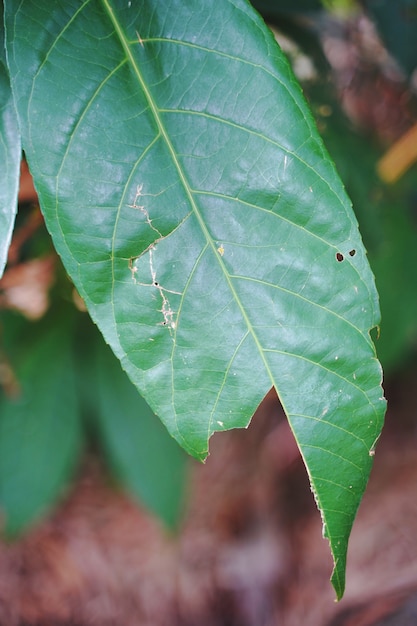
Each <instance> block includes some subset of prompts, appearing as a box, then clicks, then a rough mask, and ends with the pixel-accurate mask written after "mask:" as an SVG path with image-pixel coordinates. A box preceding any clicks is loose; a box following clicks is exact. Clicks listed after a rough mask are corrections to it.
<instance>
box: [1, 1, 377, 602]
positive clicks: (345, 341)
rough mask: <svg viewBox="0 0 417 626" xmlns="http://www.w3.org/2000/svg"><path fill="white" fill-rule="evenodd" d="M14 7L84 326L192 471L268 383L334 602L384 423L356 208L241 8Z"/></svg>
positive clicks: (16, 50) (268, 40)
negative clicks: (303, 485)
mask: <svg viewBox="0 0 417 626" xmlns="http://www.w3.org/2000/svg"><path fill="white" fill-rule="evenodd" d="M13 5H14V3H13V2H7V1H6V25H7V31H6V32H7V42H8V43H7V46H8V58H9V66H10V71H11V76H12V88H13V90H14V94H15V101H16V102H17V103H18V113H19V118H20V126H21V129H22V135H23V145H24V149H25V152H26V155H27V157H28V160H29V165H30V167H31V170H32V174H33V175H34V178H35V182H36V185H37V190H38V192H39V196H40V202H41V207H42V210H43V212H44V215H45V219H46V222H47V225H48V228H49V230H50V232H51V233H52V236H53V238H54V242H55V245H56V247H57V249H58V251H59V253H60V254H61V256H62V259H63V261H64V263H65V265H66V269H67V271H68V272H69V274H70V275H71V276H72V278H73V280H74V281H75V283H76V285H77V287H78V289H79V291H80V293H81V295H82V296H83V298H84V299H85V301H86V303H87V306H88V308H89V311H90V313H91V314H92V316H93V318H94V320H95V321H96V322H97V324H98V325H99V327H100V329H101V331H102V332H103V334H104V336H105V337H106V340H107V341H108V343H109V344H110V345H111V347H112V348H113V350H114V352H115V353H116V355H117V356H118V357H119V358H120V360H121V361H122V365H123V367H124V369H125V370H126V371H127V372H128V373H129V376H130V377H131V379H132V381H133V382H134V383H135V385H136V386H137V387H138V389H139V390H140V392H141V393H142V394H143V396H144V398H145V399H146V401H147V402H149V404H150V406H151V407H152V410H154V411H155V412H156V413H157V414H158V415H159V416H160V417H161V419H162V420H163V421H164V423H165V424H166V426H167V428H168V429H169V431H170V432H171V433H172V434H173V436H174V437H175V438H176V439H177V440H178V441H179V442H180V443H181V445H182V446H183V447H184V448H185V449H186V450H188V451H189V452H190V453H192V454H193V455H194V456H196V457H198V458H204V457H205V455H206V454H207V450H208V439H209V437H210V436H211V435H212V433H213V432H214V431H216V430H224V429H228V428H234V427H242V426H245V425H247V424H248V422H249V420H250V418H251V416H252V414H253V413H254V411H255V409H256V407H257V405H258V403H259V402H260V400H261V399H262V397H263V396H264V395H265V393H266V392H267V391H268V389H269V388H270V387H271V385H274V386H275V388H276V389H277V392H278V395H279V397H280V399H281V402H282V404H283V406H284V408H285V411H286V414H287V416H288V419H289V421H290V424H291V427H292V429H293V432H294V435H295V437H296V439H297V442H298V445H299V447H300V450H301V453H302V455H303V458H304V461H305V463H306V467H307V470H308V473H309V476H310V481H311V485H312V489H313V491H314V493H315V496H316V500H317V504H318V507H319V509H320V511H321V513H322V517H323V523H324V531H325V534H326V536H327V537H328V538H329V540H330V546H331V550H332V553H333V557H334V561H335V570H334V573H333V578H332V580H333V584H334V586H335V589H336V593H337V596H338V597H340V596H341V595H342V594H343V589H344V575H345V562H346V549H347V540H348V537H349V533H350V529H351V526H352V523H353V519H354V517H355V514H356V510H357V507H358V505H359V502H360V500H361V497H362V493H363V490H364V488H365V486H366V483H367V478H368V475H369V470H370V467H371V462H372V454H373V450H374V445H375V442H376V440H377V438H378V436H379V433H380V430H381V426H382V420H383V415H384V411H385V402H384V400H383V397H382V391H381V369H380V366H379V364H378V361H377V359H376V356H375V350H374V346H373V343H372V341H371V339H370V336H369V330H370V329H371V328H373V327H374V326H375V325H377V324H378V323H379V305H378V297H377V293H376V289H375V285H374V280H373V276H372V273H371V271H370V268H369V265H368V262H367V259H366V252H365V250H364V247H363V245H362V241H361V238H360V235H359V232H358V228H357V222H356V219H355V217H354V214H353V212H352V208H351V205H350V202H349V200H348V198H347V196H346V194H345V191H344V189H343V186H342V184H341V182H340V180H339V178H338V176H337V174H336V172H335V169H334V166H333V164H332V162H331V160H330V158H329V157H328V154H327V152H326V150H325V148H324V146H323V144H322V142H321V139H320V137H319V135H318V133H317V130H316V128H315V125H314V122H313V119H312V117H311V114H310V112H309V110H308V108H307V105H306V103H305V101H304V98H303V96H302V93H301V90H300V88H299V86H298V84H297V82H296V80H295V78H294V76H293V74H292V72H291V69H290V67H289V65H288V63H287V61H286V59H285V57H284V55H283V54H282V53H281V51H280V49H279V48H278V45H277V44H276V42H275V40H274V37H273V35H272V33H271V32H270V31H269V30H268V29H267V28H266V26H265V24H264V23H263V21H262V20H261V19H260V18H259V16H258V14H257V13H256V12H255V11H254V10H253V8H252V7H251V6H250V5H249V3H248V2H246V1H245V0H218V1H217V2H215V3H200V2H197V0H189V1H187V2H180V1H172V2H169V3H161V2H158V1H157V0H141V1H139V0H138V1H136V2H127V1H123V2H122V1H121V0H88V1H86V2H83V3H81V4H80V3H79V2H78V1H76V0H72V1H71V0H68V2H66V3H65V9H64V8H63V5H62V3H61V2H59V1H58V0H48V2H44V3H39V2H35V1H34V0H25V1H24V2H22V3H20V4H19V6H18V7H17V8H15V9H14V8H12V6H13ZM46 94H47V96H48V97H46ZM51 129H53V131H54V132H51Z"/></svg>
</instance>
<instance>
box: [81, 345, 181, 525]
mask: <svg viewBox="0 0 417 626" xmlns="http://www.w3.org/2000/svg"><path fill="white" fill-rule="evenodd" d="M95 344H96V345H95V358H94V371H95V374H96V376H94V375H93V376H91V382H93V381H94V379H96V383H97V387H96V388H95V390H96V392H97V394H96V401H97V405H96V412H95V413H96V428H97V431H98V435H99V437H100V438H101V440H102V445H103V448H104V451H105V453H106V456H107V459H108V461H109V464H110V466H111V467H112V468H113V471H114V473H115V475H116V477H117V478H118V479H119V480H120V482H121V483H122V484H123V485H124V486H125V488H126V489H127V490H128V491H129V492H130V493H131V494H132V495H133V496H135V497H136V498H138V500H139V502H141V503H142V504H144V505H145V506H147V507H149V509H150V510H151V511H154V512H155V513H156V514H157V515H159V517H160V518H161V519H163V520H164V522H165V523H166V524H167V525H168V526H169V527H175V526H176V525H177V523H178V521H179V519H180V516H181V513H182V507H183V504H184V489H185V486H186V466H187V463H186V461H187V457H186V455H185V453H184V452H183V450H182V449H181V448H180V447H179V446H178V444H177V443H176V441H175V440H174V439H172V437H170V436H169V434H168V433H167V431H166V429H165V428H164V427H163V426H162V424H161V422H160V421H159V420H158V419H157V417H156V416H155V415H154V414H153V412H152V411H151V409H150V408H149V406H148V405H147V404H146V402H145V400H144V399H143V398H142V397H141V396H140V395H139V394H138V393H137V390H136V389H135V387H134V386H133V385H132V383H131V382H130V380H129V379H128V378H127V376H126V374H125V373H124V372H123V371H122V369H121V367H120V363H119V362H118V361H117V359H116V358H115V357H114V355H113V354H112V352H111V351H110V349H109V348H108V347H107V346H106V345H105V344H104V342H103V340H102V338H101V337H98V341H96V342H95Z"/></svg>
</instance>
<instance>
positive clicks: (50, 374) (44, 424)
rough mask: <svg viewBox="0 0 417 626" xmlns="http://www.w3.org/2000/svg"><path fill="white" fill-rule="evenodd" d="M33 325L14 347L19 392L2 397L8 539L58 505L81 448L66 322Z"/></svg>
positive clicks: (0, 462) (1, 471)
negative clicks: (30, 335) (55, 504)
mask: <svg viewBox="0 0 417 626" xmlns="http://www.w3.org/2000/svg"><path fill="white" fill-rule="evenodd" d="M56 319H57V320H59V318H58V317H57V318H56ZM32 326H33V328H29V326H28V324H26V335H25V336H23V337H21V338H20V341H21V343H20V349H18V348H17V345H16V344H15V345H16V348H15V349H16V350H17V352H18V358H17V359H15V361H17V362H15V363H14V365H15V366H16V377H17V382H18V385H19V391H18V392H15V393H14V394H13V395H11V396H9V397H7V396H6V395H5V394H4V393H3V394H2V396H1V398H0V508H1V513H2V518H3V521H4V530H5V532H6V534H8V535H14V534H16V533H18V532H21V531H22V530H23V529H24V528H25V527H26V526H28V525H29V524H30V523H33V521H35V520H36V519H38V518H39V517H40V515H41V514H42V513H44V512H45V510H46V509H47V508H49V507H50V506H51V505H52V504H53V503H55V501H56V499H57V497H58V496H59V495H60V494H61V493H62V489H63V487H64V486H65V484H66V482H67V481H68V479H69V477H70V475H71V473H72V471H73V469H74V465H75V463H76V461H77V457H78V451H79V447H80V438H81V432H80V421H79V411H78V403H77V396H76V389H75V380H74V370H73V362H72V357H71V346H70V342H69V333H68V330H69V328H68V324H67V323H62V322H60V321H58V322H57V324H56V325H55V327H51V328H48V326H47V325H46V324H42V325H41V326H40V325H32ZM2 330H3V332H7V331H8V326H7V324H6V325H5V326H4V327H3V329H2ZM28 331H29V332H33V334H34V336H35V339H33V340H32V339H31V337H29V336H28ZM16 343H17V342H16Z"/></svg>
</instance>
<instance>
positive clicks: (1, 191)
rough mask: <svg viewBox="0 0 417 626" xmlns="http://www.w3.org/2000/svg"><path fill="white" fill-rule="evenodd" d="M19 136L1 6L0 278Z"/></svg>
mask: <svg viewBox="0 0 417 626" xmlns="http://www.w3.org/2000/svg"><path fill="white" fill-rule="evenodd" d="M20 156H21V147H20V135H19V128H18V124H17V117H16V111H15V107H14V103H13V98H12V92H11V89H10V82H9V72H8V69H7V63H6V54H5V49H4V30H3V3H1V4H0V278H1V276H2V275H3V271H4V266H5V264H6V260H7V252H8V249H9V245H10V240H11V238H12V231H13V225H14V218H15V215H16V209H17V192H18V190H19V171H20Z"/></svg>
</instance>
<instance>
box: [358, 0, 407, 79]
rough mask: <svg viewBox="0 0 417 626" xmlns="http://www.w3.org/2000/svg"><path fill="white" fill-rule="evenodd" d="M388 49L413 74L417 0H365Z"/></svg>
mask: <svg viewBox="0 0 417 626" xmlns="http://www.w3.org/2000/svg"><path fill="white" fill-rule="evenodd" d="M364 4H365V6H366V8H367V9H368V11H369V13H370V15H371V16H372V17H373V18H374V20H375V22H376V25H377V28H378V30H379V32H380V34H381V37H382V39H383V41H384V42H385V44H386V46H387V48H388V50H389V51H390V52H391V54H392V55H393V56H394V57H395V58H396V59H397V61H398V62H399V64H400V65H401V66H402V68H403V69H404V70H405V71H406V72H407V74H411V73H412V72H413V71H414V69H415V68H416V67H417V45H416V41H417V0H395V2H393V1H392V0H364Z"/></svg>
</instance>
